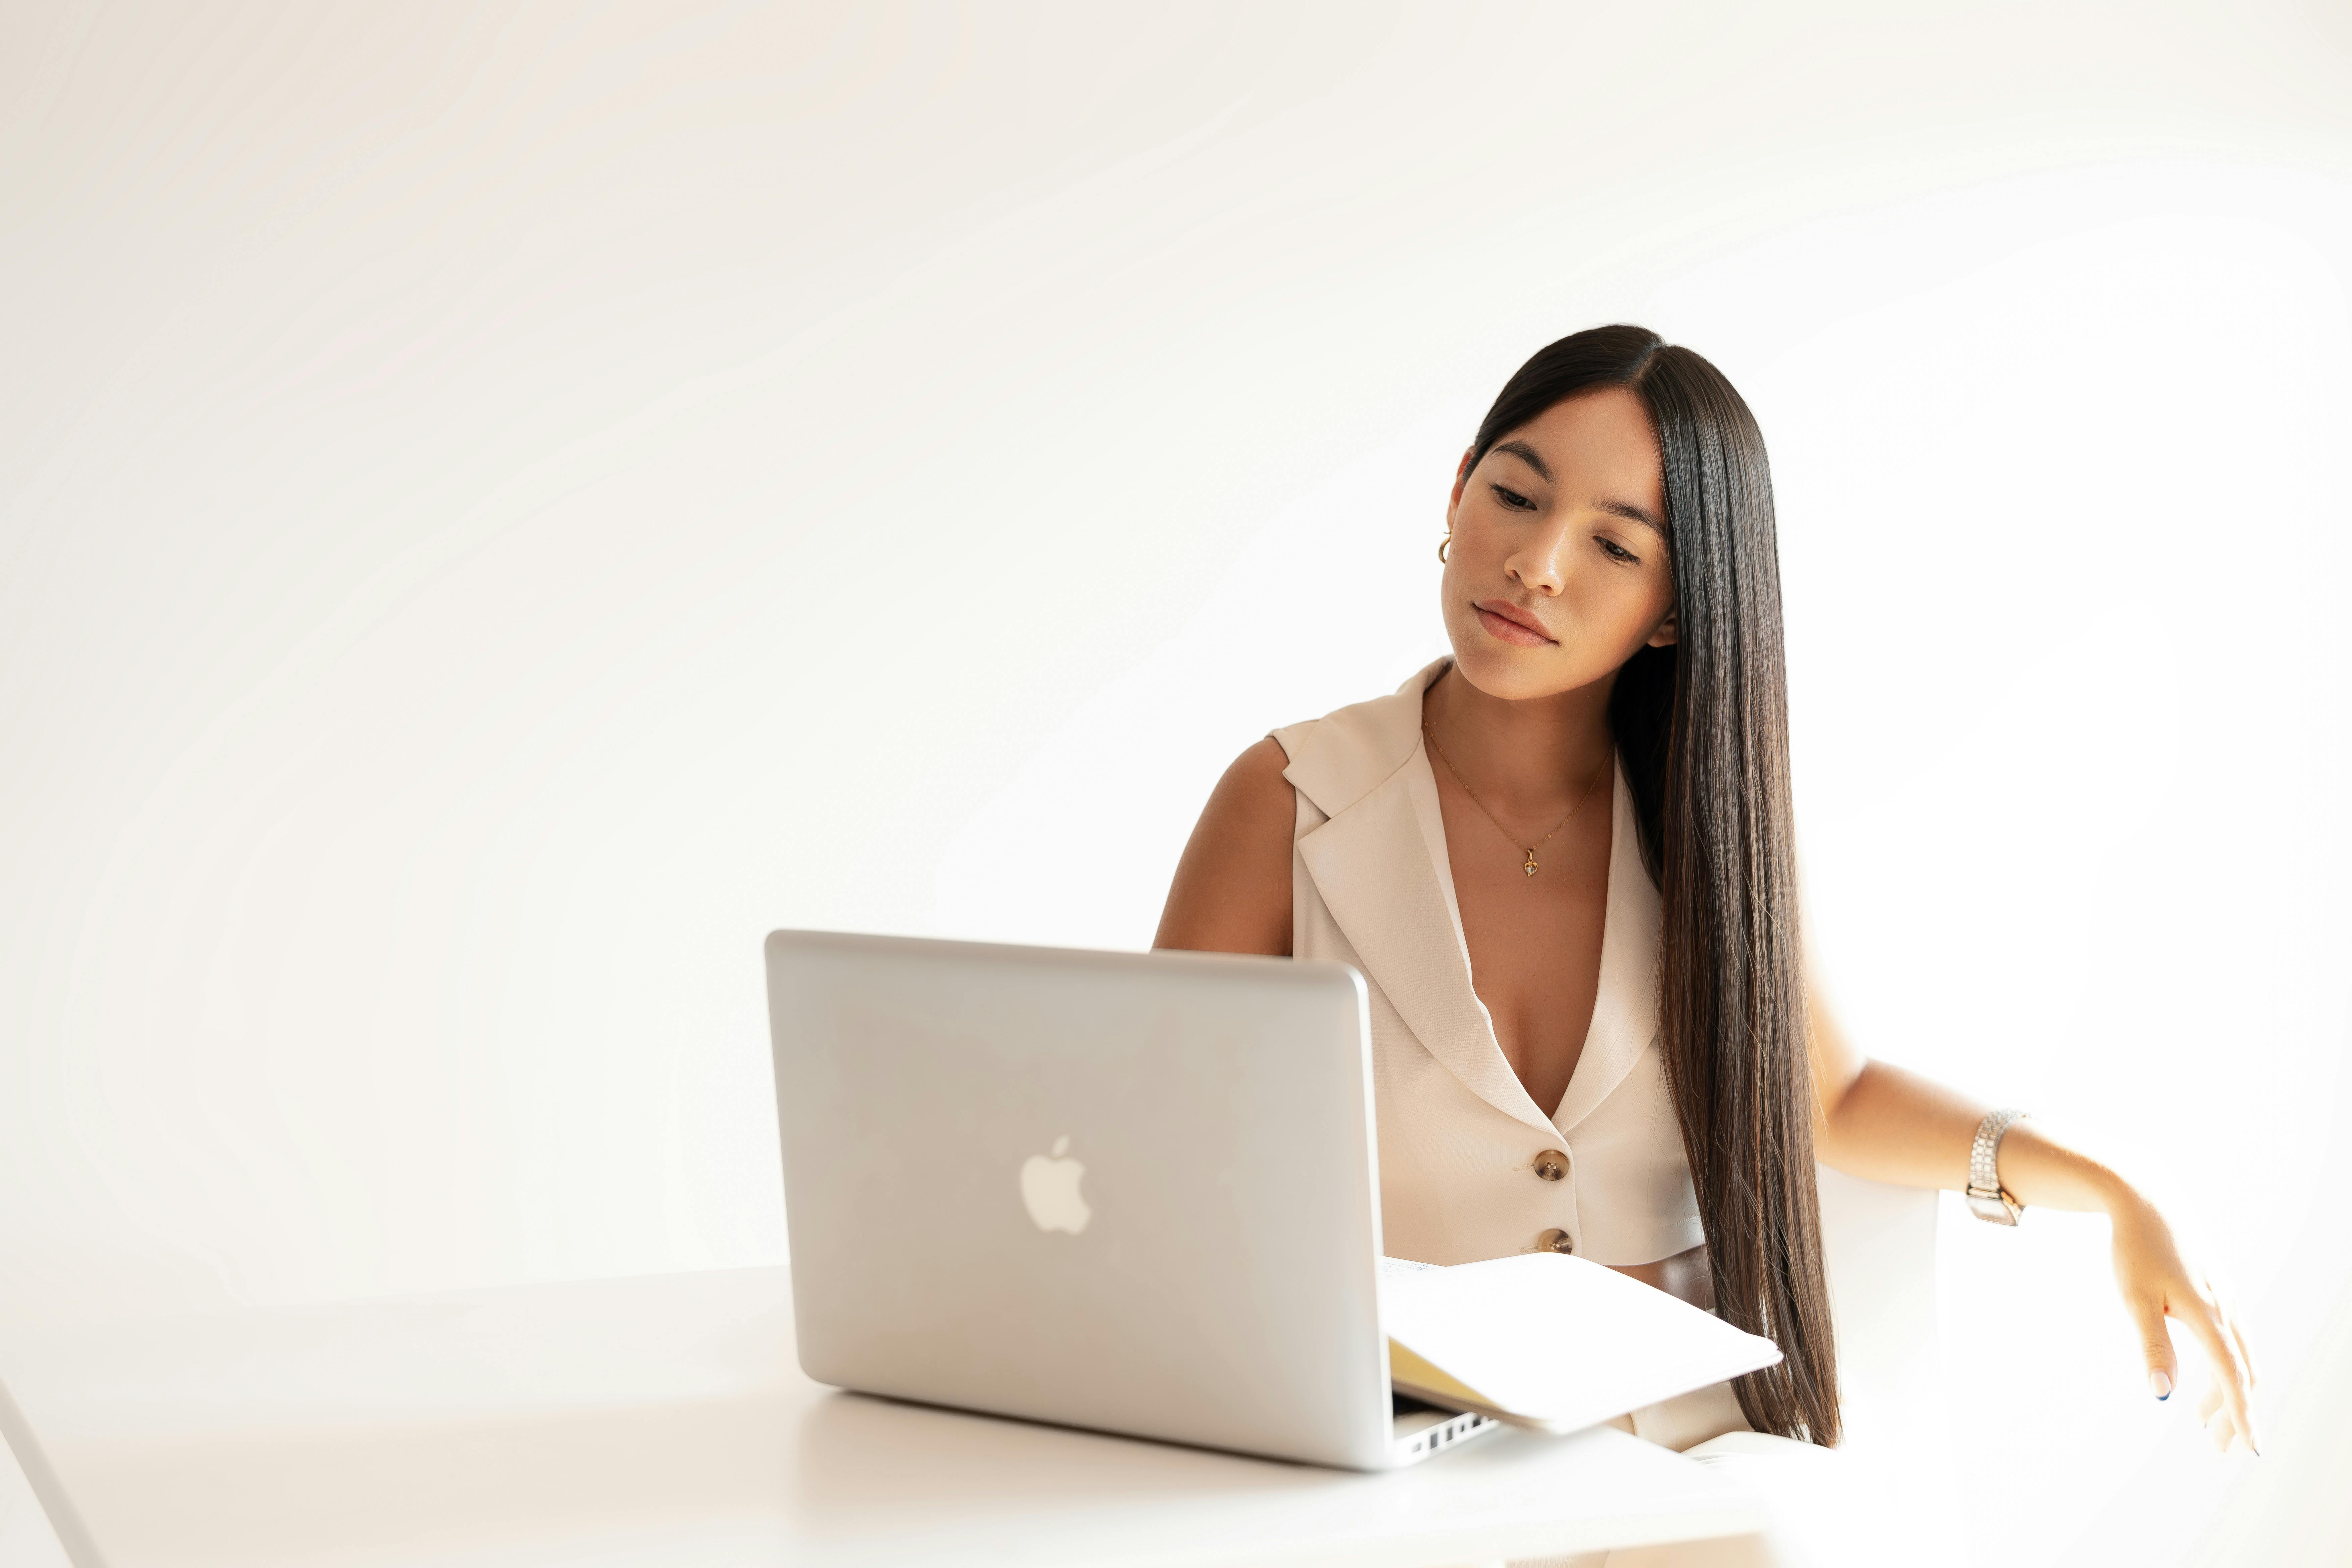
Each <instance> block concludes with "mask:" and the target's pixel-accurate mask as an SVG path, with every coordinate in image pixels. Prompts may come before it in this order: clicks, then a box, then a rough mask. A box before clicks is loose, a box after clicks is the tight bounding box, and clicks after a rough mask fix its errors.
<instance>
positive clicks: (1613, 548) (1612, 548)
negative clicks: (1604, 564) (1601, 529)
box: [1593, 534, 1641, 561]
mask: <svg viewBox="0 0 2352 1568" xmlns="http://www.w3.org/2000/svg"><path fill="white" fill-rule="evenodd" d="M1593 537H1594V538H1596V539H1600V537H1601V536H1600V535H1598V534H1595V535H1594V536H1593ZM1601 549H1603V550H1605V551H1607V552H1609V559H1610V560H1612V561H1639V560H1640V559H1641V557H1640V556H1638V555H1636V554H1634V553H1633V552H1632V551H1630V550H1628V549H1626V548H1625V547H1624V546H1623V545H1622V544H1620V543H1618V542H1616V541H1615V540H1613V539H1601Z"/></svg>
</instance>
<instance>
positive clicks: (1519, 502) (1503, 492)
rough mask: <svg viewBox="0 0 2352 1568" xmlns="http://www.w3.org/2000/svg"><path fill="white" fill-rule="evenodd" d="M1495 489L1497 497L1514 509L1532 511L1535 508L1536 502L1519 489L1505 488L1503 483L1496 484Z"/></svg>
mask: <svg viewBox="0 0 2352 1568" xmlns="http://www.w3.org/2000/svg"><path fill="white" fill-rule="evenodd" d="M1494 490H1495V499H1496V500H1499V501H1501V502H1502V503H1503V504H1504V505H1505V506H1507V507H1509V508H1510V509H1511V510H1514V511H1532V510H1534V509H1535V504H1536V503H1535V502H1533V501H1531V500H1528V498H1527V497H1525V496H1523V495H1521V494H1520V493H1519V492H1518V491H1517V490H1513V489H1504V488H1503V487H1502V486H1501V485H1496V486H1495V487H1494Z"/></svg>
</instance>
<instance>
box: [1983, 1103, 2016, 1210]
mask: <svg viewBox="0 0 2352 1568" xmlns="http://www.w3.org/2000/svg"><path fill="white" fill-rule="evenodd" d="M2024 1115H2025V1112H2024V1111H2022V1110H2016V1109H2014V1108H2010V1109H2005V1110H1995V1111H1991V1112H1989V1113H1988V1114H1987V1115H1986V1117H1985V1119H1984V1120H1983V1121H1979V1122H1978V1123H1977V1139H1976V1142H1975V1143H1974V1144H1973V1145H1972V1146H1971V1147H1970V1148H1969V1196H1970V1197H1972V1198H2000V1197H2007V1196H2008V1194H2007V1193H2005V1192H2004V1191H2003V1190H2002V1188H2001V1184H2000V1140H2001V1134H2003V1133H2005V1132H2007V1131H2009V1124H2010V1123H2011V1122H2012V1121H2018V1120H2019V1119H2020V1118H2021V1117H2023V1116H2024ZM2010 1201H2011V1202H2012V1203H2014V1202H2015V1201H2016V1200H2015V1199H2011V1200H2010Z"/></svg>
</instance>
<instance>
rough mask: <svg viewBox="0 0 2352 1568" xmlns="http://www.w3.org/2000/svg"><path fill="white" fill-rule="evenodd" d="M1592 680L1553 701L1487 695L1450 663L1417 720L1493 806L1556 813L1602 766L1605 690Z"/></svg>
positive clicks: (1605, 684) (1606, 745)
mask: <svg viewBox="0 0 2352 1568" xmlns="http://www.w3.org/2000/svg"><path fill="white" fill-rule="evenodd" d="M1614 684H1615V682H1614V681H1613V680H1598V681H1595V682H1593V683H1592V684H1591V686H1584V687H1580V688H1578V689H1576V690H1574V691H1563V692H1560V693H1559V694H1558V695H1556V696H1552V697H1543V698H1534V699H1529V700H1521V701H1513V700H1509V699H1507V698H1501V697H1490V696H1488V695H1487V694H1486V692H1483V691H1481V690H1479V689H1477V688H1476V687H1475V686H1473V685H1471V684H1470V683H1469V682H1468V681H1467V680H1465V679H1463V678H1462V671H1461V670H1460V669H1459V668H1456V667H1454V666H1453V665H1450V664H1449V665H1447V666H1446V667H1445V673H1444V675H1442V676H1440V677H1438V679H1437V680H1436V681H1435V683H1434V684H1433V685H1432V686H1431V687H1430V689H1428V691H1427V692H1425V693H1424V694H1423V697H1422V705H1421V713H1422V721H1423V723H1424V724H1426V725H1428V727H1429V729H1430V731H1432V732H1433V734H1435V736H1436V737H1437V743H1438V745H1439V746H1441V747H1443V748H1444V752H1445V756H1446V759H1447V761H1449V762H1451V763H1453V765H1454V768H1456V769H1457V770H1458V771H1459V772H1460V773H1461V774H1462V776H1463V777H1464V778H1465V780H1467V781H1468V783H1469V784H1470V786H1471V787H1472V788H1473V789H1475V790H1476V791H1477V792H1478V794H1479V795H1481V796H1482V797H1483V798H1486V800H1488V801H1490V802H1491V803H1492V804H1493V805H1494V806H1496V808H1499V809H1504V810H1508V811H1515V812H1517V813H1520V814H1522V815H1525V816H1543V815H1545V814H1546V813H1553V814H1557V812H1558V811H1559V810H1561V809H1563V808H1565V807H1566V805H1568V803H1569V802H1570V800H1571V799H1573V798H1575V797H1576V796H1578V795H1580V794H1581V793H1582V792H1583V790H1584V787H1585V785H1586V784H1588V783H1590V782H1591V779H1592V776H1593V775H1594V774H1595V773H1598V772H1599V771H1600V770H1601V768H1603V767H1605V766H1607V765H1608V762H1609V754H1610V749H1611V741H1610V735H1609V692H1610V689H1611V687H1612V686H1613V685H1614Z"/></svg>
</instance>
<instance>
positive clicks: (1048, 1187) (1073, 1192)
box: [1021, 1132, 1095, 1236]
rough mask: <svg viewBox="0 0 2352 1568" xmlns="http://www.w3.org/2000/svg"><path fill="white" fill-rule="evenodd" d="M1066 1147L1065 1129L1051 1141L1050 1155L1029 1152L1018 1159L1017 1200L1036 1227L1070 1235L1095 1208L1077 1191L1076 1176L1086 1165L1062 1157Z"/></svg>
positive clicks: (1084, 1221)
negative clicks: (1019, 1194) (1019, 1180)
mask: <svg viewBox="0 0 2352 1568" xmlns="http://www.w3.org/2000/svg"><path fill="white" fill-rule="evenodd" d="M1069 1146H1070V1135H1069V1134H1068V1133H1066V1132H1065V1133H1064V1134H1062V1136H1060V1137H1059V1138H1056V1139H1055V1140H1054V1152H1053V1153H1052V1155H1051V1156H1047V1155H1045V1154H1032V1155H1030V1156H1029V1157H1028V1158H1027V1159H1026V1160H1024V1161H1022V1162H1021V1201H1022V1203H1023V1204H1024V1205H1027V1206H1028V1209H1029V1217H1030V1218H1031V1219H1032V1220H1034V1221H1035V1222H1036V1226H1037V1228H1038V1229H1039V1230H1066V1231H1068V1232H1069V1233H1070V1234H1071V1235H1072V1236H1076V1235H1077V1234H1078V1232H1080V1231H1082V1230H1084V1229H1086V1228H1087V1221H1088V1220H1090V1219H1092V1218H1094V1216H1095V1211H1094V1210H1093V1209H1092V1208H1090V1207H1088V1206H1087V1200H1086V1199H1085V1198H1083V1197H1081V1196H1080V1195H1079V1194H1078V1178H1080V1177H1081V1176H1084V1175H1085V1174H1086V1173H1087V1168H1086V1166H1084V1165H1082V1164H1080V1163H1078V1162H1077V1161H1076V1160H1066V1159H1064V1158H1062V1155H1063V1152H1065V1151H1066V1150H1067V1149H1068V1148H1069Z"/></svg>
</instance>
